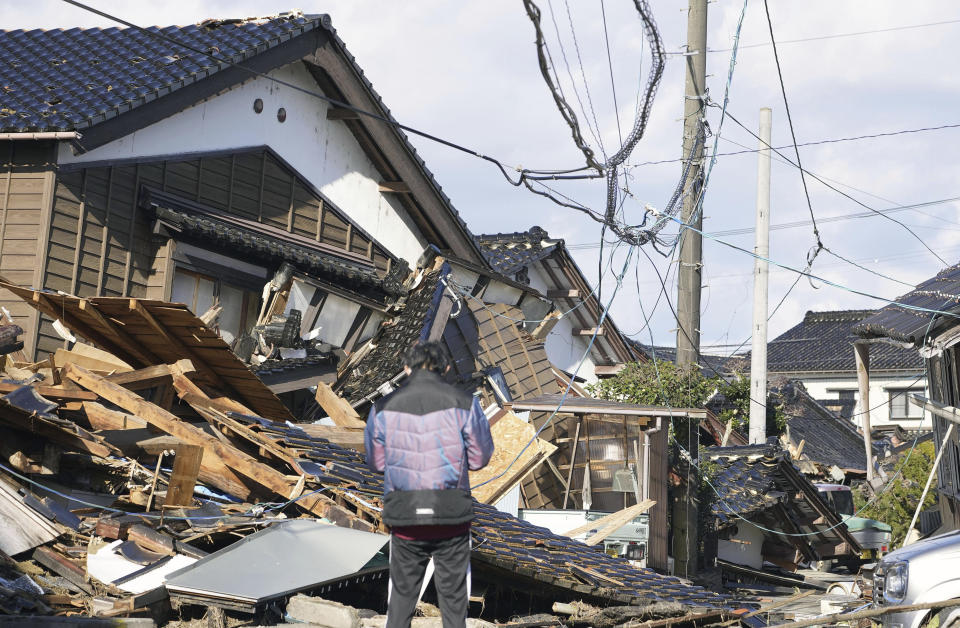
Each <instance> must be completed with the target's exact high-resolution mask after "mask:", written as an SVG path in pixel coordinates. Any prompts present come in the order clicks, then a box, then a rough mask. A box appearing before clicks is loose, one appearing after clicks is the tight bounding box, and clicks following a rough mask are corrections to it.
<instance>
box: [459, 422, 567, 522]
mask: <svg viewBox="0 0 960 628" xmlns="http://www.w3.org/2000/svg"><path fill="white" fill-rule="evenodd" d="M490 435H491V436H493V443H494V446H495V449H494V452H493V456H491V458H490V462H489V464H487V466H486V467H484V468H483V469H481V470H479V471H473V472H471V473H470V486H471V487H474V488H473V489H472V492H473V496H474V497H475V498H476V499H477V500H478V501H481V502H483V503H485V504H491V503H493V502H495V501H496V500H497V499H499V498H500V497H502V496H503V495H504V494H505V493H507V492H508V491H509V490H510V489H512V488H513V487H514V486H515V485H517V484H518V483H519V482H520V480H521V479H522V478H523V477H524V476H525V475H526V474H527V473H529V472H530V470H531V469H533V468H534V467H536V466H537V465H538V464H540V463H541V462H543V461H544V460H546V459H547V458H549V457H550V456H551V455H552V454H553V452H555V451H556V450H557V448H556V446H555V445H553V444H552V443H548V442H547V441H545V440H542V439H540V438H536V437H535V435H536V429H534V427H533V426H532V425H530V424H529V423H527V422H525V421H524V420H523V419H521V418H519V417H518V416H517V415H515V414H513V413H512V412H507V413H506V414H504V415H503V416H501V417H500V419H499V420H498V421H497V422H496V423H494V424H493V425H492V426H490ZM528 445H529V446H528Z"/></svg>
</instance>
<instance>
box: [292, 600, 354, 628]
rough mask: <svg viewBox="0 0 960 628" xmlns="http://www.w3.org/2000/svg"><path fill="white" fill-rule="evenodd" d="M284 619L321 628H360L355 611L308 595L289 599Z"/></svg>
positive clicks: (349, 607) (337, 603)
mask: <svg viewBox="0 0 960 628" xmlns="http://www.w3.org/2000/svg"><path fill="white" fill-rule="evenodd" d="M286 619H287V620H292V621H297V622H302V623H305V624H315V625H317V626H323V628H360V616H359V614H358V613H357V609H355V608H353V607H352V606H345V605H343V604H340V603H339V602H331V601H330V600H325V599H323V598H320V597H310V596H308V595H295V596H293V597H292V598H290V601H289V602H288V603H287V617H286Z"/></svg>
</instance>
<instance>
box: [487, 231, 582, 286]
mask: <svg viewBox="0 0 960 628" xmlns="http://www.w3.org/2000/svg"><path fill="white" fill-rule="evenodd" d="M476 239H477V243H478V244H479V245H480V251H481V252H482V253H483V256H484V257H485V258H486V259H487V261H488V262H489V263H490V265H491V266H493V268H494V270H496V271H497V272H499V273H501V274H503V275H505V276H508V277H510V276H512V275H514V274H516V273H517V272H518V271H520V270H521V269H522V268H525V267H526V266H529V265H530V264H533V263H534V262H537V261H539V260H541V259H543V258H544V257H547V256H548V255H550V254H552V253H553V252H554V251H556V250H557V245H558V244H562V243H563V240H550V239H549V236H548V235H547V232H546V231H544V230H543V229H541V228H540V227H537V226H534V227H531V228H530V229H529V230H528V231H517V232H514V233H494V234H485V235H478V236H477V238H476Z"/></svg>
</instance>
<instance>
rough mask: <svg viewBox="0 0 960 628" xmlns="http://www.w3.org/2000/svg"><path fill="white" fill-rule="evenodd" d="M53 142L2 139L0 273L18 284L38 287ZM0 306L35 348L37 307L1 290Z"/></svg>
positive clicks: (49, 198)
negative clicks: (3, 140) (38, 270)
mask: <svg viewBox="0 0 960 628" xmlns="http://www.w3.org/2000/svg"><path fill="white" fill-rule="evenodd" d="M55 161H56V145H55V143H53V142H21V141H14V142H10V141H8V142H0V275H2V276H3V278H4V279H6V280H7V281H10V282H12V283H15V284H17V285H20V286H29V287H31V288H36V287H38V286H39V274H38V273H37V268H38V266H39V265H40V264H39V260H40V256H41V254H42V249H43V247H44V245H45V240H46V238H45V237H43V236H44V234H45V233H46V232H47V231H48V229H47V228H46V224H47V222H48V220H49V214H50V205H51V203H52V196H53V194H52V190H53V186H54V181H55V179H56V176H55V174H54V164H55ZM0 306H2V307H4V308H6V309H7V311H8V312H10V315H11V316H12V317H13V319H14V321H15V322H16V323H17V324H18V325H20V326H21V327H23V329H24V331H25V334H24V336H23V340H24V349H25V350H26V351H27V354H28V355H31V354H32V353H33V351H34V348H35V347H36V333H35V330H36V328H37V321H38V318H39V315H38V314H37V312H36V310H34V309H33V308H32V307H30V306H29V305H27V304H26V303H24V302H23V301H22V300H21V299H20V298H19V297H17V296H15V295H13V294H10V293H9V292H7V291H0Z"/></svg>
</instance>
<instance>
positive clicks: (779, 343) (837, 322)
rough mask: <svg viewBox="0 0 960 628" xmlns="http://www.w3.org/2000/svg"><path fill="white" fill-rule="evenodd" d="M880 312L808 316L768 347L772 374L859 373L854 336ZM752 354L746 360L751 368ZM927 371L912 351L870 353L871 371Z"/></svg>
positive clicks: (882, 347)
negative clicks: (865, 321) (864, 323)
mask: <svg viewBox="0 0 960 628" xmlns="http://www.w3.org/2000/svg"><path fill="white" fill-rule="evenodd" d="M874 314H876V310H841V311H833V312H807V314H806V316H804V317H803V321H801V322H800V323H799V324H798V325H795V326H794V327H792V328H791V329H789V330H787V331H786V332H784V333H782V334H780V335H779V336H777V337H776V338H774V339H773V340H771V341H770V342H768V343H767V370H768V372H769V373H772V374H773V373H823V372H845V373H850V372H856V368H857V367H856V359H855V358H854V351H853V343H854V342H855V341H856V340H857V339H858V338H857V336H856V335H855V333H854V329H855V328H857V327H858V326H859V325H860V324H861V322H862V321H864V320H865V319H868V318H869V317H871V316H872V315H874ZM749 357H750V354H749V352H748V353H746V354H744V359H745V360H746V361H747V362H746V363H747V364H749ZM921 369H923V360H922V359H921V358H920V356H919V354H918V353H917V352H916V351H914V350H912V349H905V348H902V347H897V346H894V345H878V346H876V347H874V348H873V349H871V351H870V370H871V371H874V372H876V371H883V370H913V371H919V370H921Z"/></svg>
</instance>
